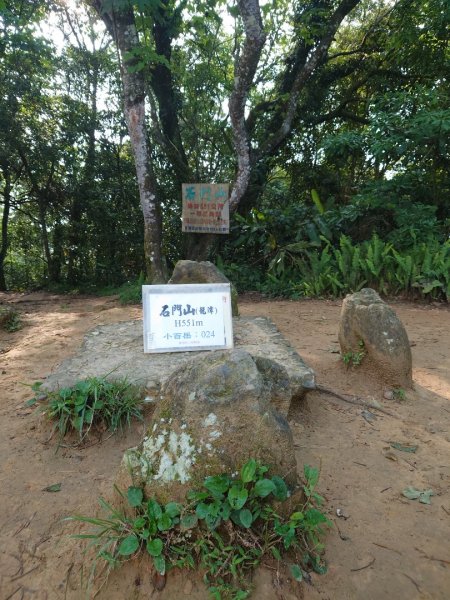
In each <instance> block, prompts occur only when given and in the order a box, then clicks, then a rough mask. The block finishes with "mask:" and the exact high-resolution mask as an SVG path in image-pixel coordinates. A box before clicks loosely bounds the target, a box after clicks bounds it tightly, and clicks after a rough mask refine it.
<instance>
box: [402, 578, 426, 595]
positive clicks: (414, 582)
mask: <svg viewBox="0 0 450 600" xmlns="http://www.w3.org/2000/svg"><path fill="white" fill-rule="evenodd" d="M403 575H404V576H405V577H407V578H408V579H409V580H410V581H411V582H412V583H413V584H414V585H415V587H416V590H417V591H418V592H419V594H421V593H422V590H421V589H420V585H419V584H418V583H417V582H416V581H414V579H413V578H412V577H411V576H410V575H408V574H407V573H403Z"/></svg>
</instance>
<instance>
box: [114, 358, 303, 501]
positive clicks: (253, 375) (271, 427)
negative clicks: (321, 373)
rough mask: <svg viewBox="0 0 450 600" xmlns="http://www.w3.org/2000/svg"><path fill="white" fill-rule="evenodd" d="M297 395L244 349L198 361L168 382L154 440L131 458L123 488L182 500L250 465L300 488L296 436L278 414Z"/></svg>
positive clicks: (268, 364)
mask: <svg viewBox="0 0 450 600" xmlns="http://www.w3.org/2000/svg"><path fill="white" fill-rule="evenodd" d="M288 396H290V391H289V378H288V376H287V373H286V371H285V369H284V368H283V367H282V366H281V365H278V364H276V363H274V362H273V361H270V360H269V359H255V358H253V357H252V356H251V355H250V354H249V353H248V352H245V351H244V350H232V351H221V352H214V353H213V354H210V355H207V356H206V357H201V356H197V357H196V358H194V359H193V360H192V361H189V362H188V363H186V364H185V365H184V366H182V367H181V368H180V369H178V370H177V371H175V372H174V373H173V374H172V375H171V376H170V377H169V379H168V380H167V381H166V383H165V385H164V387H163V389H162V393H161V400H160V402H159V404H158V406H157V408H156V411H155V414H154V418H153V422H152V424H151V425H150V427H149V430H148V431H147V434H146V436H145V438H144V440H143V442H142V443H141V444H140V446H138V447H136V448H131V449H129V450H127V451H126V453H125V455H124V458H123V463H122V467H121V471H120V474H119V477H118V480H117V483H118V484H120V487H123V488H126V487H127V486H128V485H130V484H133V485H137V486H144V487H145V489H146V493H147V495H149V496H151V495H156V497H157V498H158V499H160V501H162V502H166V501H168V499H172V500H173V499H175V500H178V501H181V500H183V499H184V496H185V493H186V491H187V490H188V489H191V488H192V487H197V486H199V485H200V484H201V482H202V481H203V479H204V478H205V477H207V476H209V475H215V474H219V473H222V472H227V473H235V472H236V471H239V470H240V468H241V466H242V465H243V464H244V463H245V462H246V461H247V460H248V459H249V458H257V459H260V460H261V461H262V462H264V463H265V464H267V465H269V466H270V467H271V473H272V474H278V475H280V476H282V477H284V478H285V480H286V482H287V483H288V485H289V486H290V487H291V488H292V489H293V488H295V487H296V486H297V469H296V459H295V450H294V445H293V439H292V433H291V430H290V427H289V425H288V423H287V421H286V419H285V418H284V416H283V415H282V414H281V413H279V412H278V411H277V410H276V406H277V405H279V403H280V401H281V399H283V401H285V400H287V398H288Z"/></svg>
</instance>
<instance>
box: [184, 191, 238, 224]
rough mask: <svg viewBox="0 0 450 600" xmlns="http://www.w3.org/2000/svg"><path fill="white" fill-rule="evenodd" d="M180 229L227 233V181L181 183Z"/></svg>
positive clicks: (228, 214) (228, 212)
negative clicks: (181, 209)
mask: <svg viewBox="0 0 450 600" xmlns="http://www.w3.org/2000/svg"><path fill="white" fill-rule="evenodd" d="M181 187H182V190H181V191H182V198H183V214H182V221H183V224H182V231H185V232H190V233H229V232H230V210H229V203H228V193H229V185H228V183H183V185H182V186H181Z"/></svg>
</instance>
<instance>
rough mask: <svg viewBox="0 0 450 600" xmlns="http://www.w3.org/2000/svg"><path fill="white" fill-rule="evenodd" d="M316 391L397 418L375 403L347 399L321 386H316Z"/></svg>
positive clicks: (354, 398)
mask: <svg viewBox="0 0 450 600" xmlns="http://www.w3.org/2000/svg"><path fill="white" fill-rule="evenodd" d="M314 389H316V390H317V391H318V392H322V393H323V394H328V395H330V396H334V397H335V398H337V399H338V400H342V401H343V402H347V403H348V404H354V405H356V406H363V407H364V408H371V409H372V410H378V411H379V412H381V413H383V414H385V415H389V416H390V417H395V415H394V414H392V413H391V412H389V411H387V410H385V409H384V408H382V407H381V406H378V405H376V404H374V403H373V402H366V401H365V400H362V399H361V398H357V397H356V396H354V397H352V398H346V397H345V396H343V395H342V394H339V393H338V392H335V391H334V390H330V389H328V388H326V387H323V386H321V385H316V387H315V388H314Z"/></svg>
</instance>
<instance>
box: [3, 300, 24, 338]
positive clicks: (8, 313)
mask: <svg viewBox="0 0 450 600" xmlns="http://www.w3.org/2000/svg"><path fill="white" fill-rule="evenodd" d="M0 327H2V328H3V329H5V330H6V331H8V332H9V333H13V332H14V331H19V329H22V320H21V318H20V314H19V313H18V312H17V311H16V310H14V309H12V308H9V307H4V306H0Z"/></svg>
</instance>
